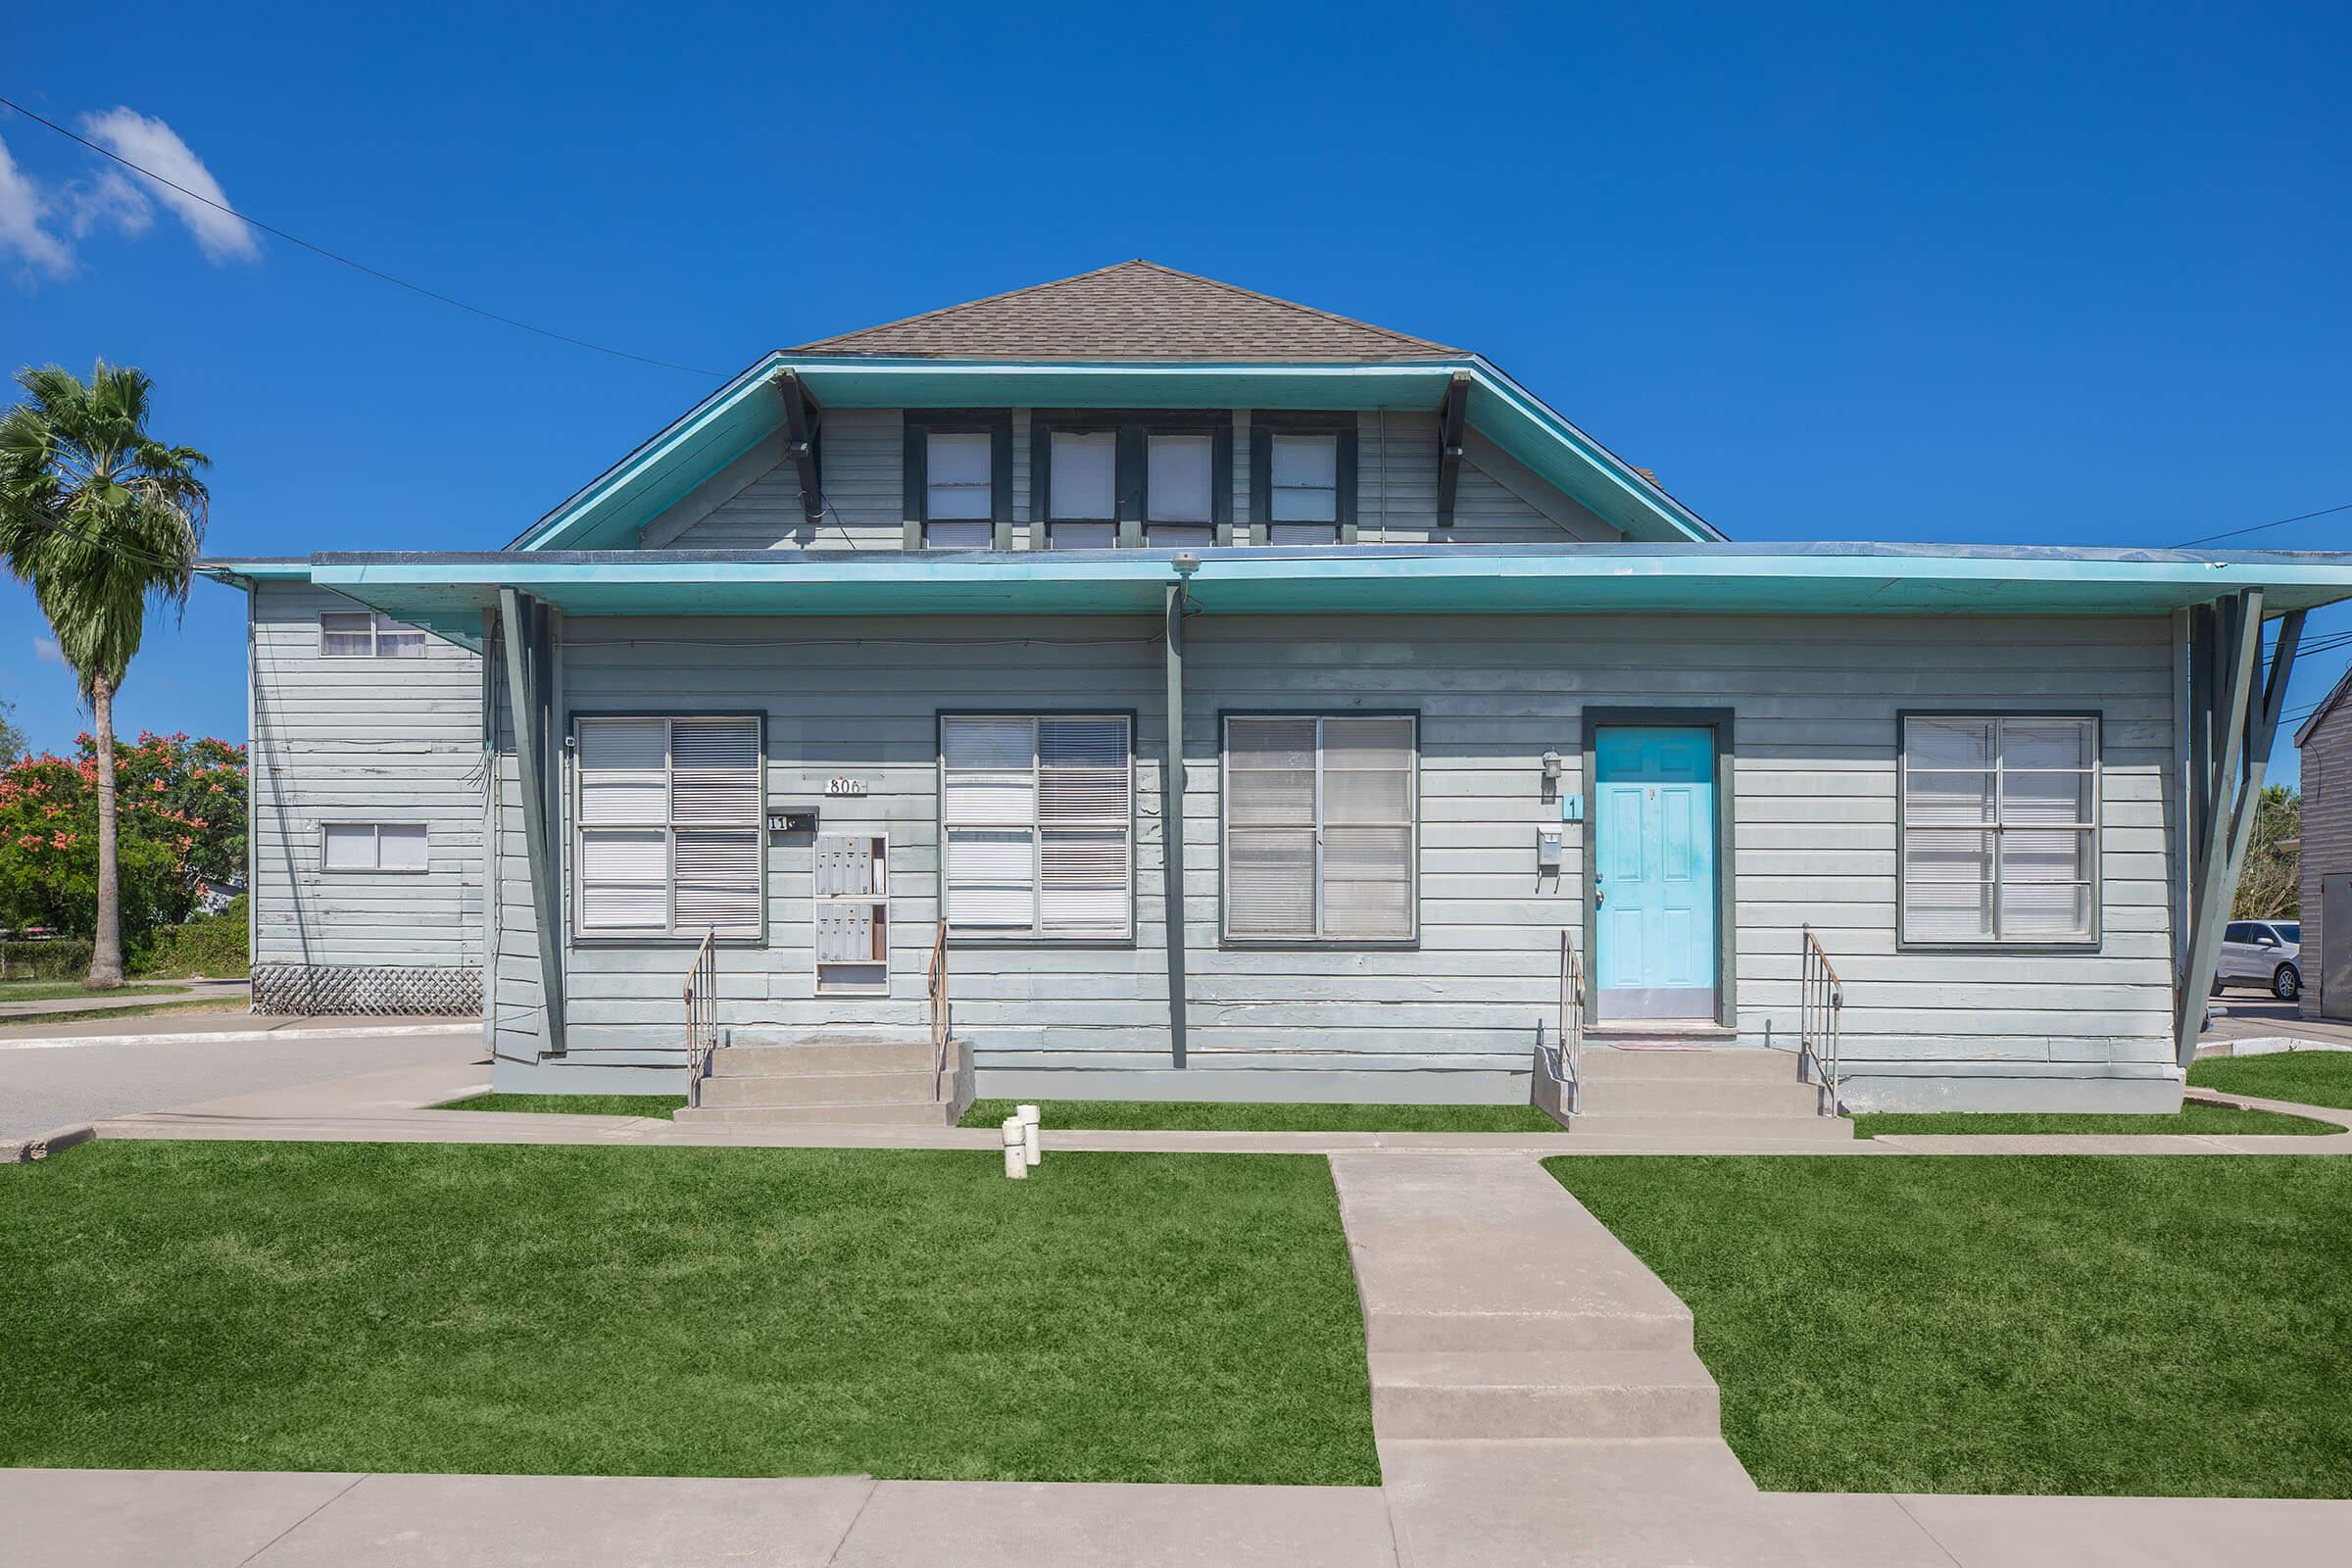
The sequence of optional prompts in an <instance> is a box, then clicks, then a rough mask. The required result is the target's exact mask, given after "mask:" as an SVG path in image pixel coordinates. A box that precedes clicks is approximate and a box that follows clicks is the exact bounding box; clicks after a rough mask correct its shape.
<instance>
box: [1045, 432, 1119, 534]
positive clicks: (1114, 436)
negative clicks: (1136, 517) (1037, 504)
mask: <svg viewBox="0 0 2352 1568" xmlns="http://www.w3.org/2000/svg"><path fill="white" fill-rule="evenodd" d="M1052 441H1053V456H1052V461H1051V462H1050V463H1049V464H1048V466H1047V469H1046V474H1047V478H1046V487H1047V494H1046V526H1047V528H1048V529H1049V530H1050V531H1051V535H1052V543H1053V545H1054V548H1055V549H1057V550H1107V549H1109V548H1110V547H1111V546H1112V545H1113V544H1115V543H1116V542H1117V536H1118V526H1119V522H1118V518H1119V493H1118V475H1119V433H1118V431H1116V430H1055V431H1054V432H1052Z"/></svg>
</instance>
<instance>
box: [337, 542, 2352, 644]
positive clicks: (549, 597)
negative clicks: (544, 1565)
mask: <svg viewBox="0 0 2352 1568" xmlns="http://www.w3.org/2000/svg"><path fill="white" fill-rule="evenodd" d="M1198 558H1199V561H1200V565H1199V567H1198V569H1197V570H1195V571H1194V572H1193V573H1192V575H1191V577H1190V579H1189V587H1188V593H1189V595H1190V597H1191V598H1192V600H1193V601H1194V602H1195V603H1196V604H1197V605H1199V606H1200V607H1201V609H1202V610H1204V611H1206V612H1208V613H1227V614H1253V613H1285V614H1298V613H1379V614H1415V613H1577V612H1585V613H1647V614H1690V613H1730V614H2159V613H2168V612H2170V611H2174V610H2178V609H2181V608H2184V607H2186V606H2190V605H2197V604H2205V603H2209V602H2211V601H2212V600H2214V599H2217V598H2219V597H2221V596H2223V595H2225V594H2229V593H2233V592H2236V591H2238V590H2240V589H2245V588H2255V587H2259V588H2262V589H2263V590H2264V591H2265V595H2266V598H2265V608H2266V611H2267V612H2268V613H2273V614H2276V613H2283V612H2285V611H2289V610H2298V609H2309V608H2313V607H2316V606H2319V605H2325V604H2332V603H2335V602H2338V601H2340V600H2345V599H2352V555H2340V554H2337V555H2318V554H2300V553H2285V552H2257V551H2247V552H2230V553H2227V554H2222V555H2191V554H2188V553H2186V552H2180V551H2123V550H2056V549H2008V548H1992V547H1969V546H1902V545H1868V544H1851V545H1777V546H1776V545H1526V546H1521V545H1494V546H1486V545H1454V546H1446V545H1437V546H1365V547H1361V548H1355V549H1331V548H1325V549H1321V550H1315V549H1268V548H1256V549H1236V550H1204V551H1201V552H1198ZM1178 576H1179V573H1178V572H1177V571H1176V568H1175V558H1174V556H1173V554H1172V553H1170V552H1167V551H1148V550H1104V551H1068V552H1061V551H1054V552H1046V553H1040V554H1034V555H1032V554H1029V553H1026V552H1010V553H1003V554H1000V553H995V552H987V551H975V552H969V553H956V554H949V553H936V554H933V553H919V552H918V553H912V554H901V553H896V552H891V553H872V554H852V553H840V554H824V553H817V552H807V553H792V554H785V553H782V552H777V551H604V552H557V551H536V552H533V551H515V552H499V553H469V554H460V555H412V554H364V555H321V556H318V557H315V558H313V564H312V566H311V578H312V580H313V581H315V582H317V583H319V584H320V585H321V586H325V587H330V588H333V589H335V590H337V591H338V592H340V593H343V594H345V595H347V596H349V597H350V598H353V599H356V600H358V601H360V602H361V603H363V604H368V605H372V606H374V607H375V608H377V609H379V610H382V611H383V612H385V613H387V614H392V615H397V616H399V617H400V618H402V619H404V620H411V621H418V622H422V623H425V624H429V625H433V626H435V627H436V629H438V628H439V627H441V626H444V625H446V626H451V627H468V626H469V627H472V628H475V629H476V631H477V633H478V627H479V624H480V614H481V612H482V611H483V610H485V609H487V608H489V607H490V606H491V605H493V604H494V603H495V602H496V600H497V593H498V589H499V588H500V587H502V586H507V587H515V588H519V589H523V590H525V591H527V592H529V593H531V594H534V595H536V596H538V597H539V598H541V599H543V600H545V601H546V602H547V603H549V604H552V605H555V606H557V607H558V608H560V609H562V610H563V611H564V612H565V613H569V614H575V615H869V614H1027V615H1058V614H1104V613H1108V614H1128V613H1135V614H1142V613H1157V611H1158V610H1159V608H1160V606H1161V598H1162V595H1163V593H1164V591H1165V588H1166V585H1167V584H1168V583H1169V582H1171V581H1174V580H1177V578H1178Z"/></svg>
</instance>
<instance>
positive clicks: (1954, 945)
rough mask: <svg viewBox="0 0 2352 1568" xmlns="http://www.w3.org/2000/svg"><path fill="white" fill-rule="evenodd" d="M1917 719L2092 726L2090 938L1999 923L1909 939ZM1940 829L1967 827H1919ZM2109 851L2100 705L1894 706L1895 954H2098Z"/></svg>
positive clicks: (1996, 855)
mask: <svg viewBox="0 0 2352 1568" xmlns="http://www.w3.org/2000/svg"><path fill="white" fill-rule="evenodd" d="M1915 718H1922V719H1945V720H1951V719H1958V720H1988V719H1989V720H1999V719H2060V720H2073V721H2082V722H2087V723H2088V724H2089V725H2090V829H2089V832H2090V856H2089V874H2088V877H2087V881H2088V883H2089V893H2090V934H2089V935H2088V936H2066V937H2050V938H2046V939H2034V938H2030V937H2027V938H2021V937H2005V936H2002V935H2001V934H2000V933H1999V931H1998V929H1997V927H1996V929H1995V931H1994V933H1993V934H1992V935H1991V936H1989V937H1970V938H1937V939H1936V940H1934V941H1922V942H1915V941H1913V940H1911V939H1910V937H1909V936H1908V935H1906V932H1907V930H1908V928H1909V918H1908V916H1909V887H1908V878H1906V877H1905V876H1904V875H1903V845H1904V842H1905V840H1906V838H1907V836H1908V834H1909V832H1910V821H1909V812H1908V809H1907V808H1908V801H1909V796H1910V791H1909V790H1908V789H1907V788H1905V779H1906V777H1907V775H1908V773H1909V770H1910V768H1909V754H1908V751H1907V749H1906V747H1905V743H1904V738H1905V736H1906V734H1907V733H1908V730H1909V725H1910V722H1911V720H1913V719H1915ZM1994 772H1995V776H1996V777H1997V776H1998V773H1999V760H1998V758H1997V757H1996V758H1995V760H1994ZM1994 816H1995V818H1996V820H1995V822H1994V823H1993V824H1991V825H1989V826H1987V827H1986V828H1985V829H1984V831H1986V832H1991V833H1993V834H1994V835H1995V838H1996V842H1995V845H1994V849H1993V883H1992V887H1993V907H1994V909H1995V911H1996V919H1997V911H1998V909H1999V907H2000V849H1999V845H1998V842H1997V838H1998V834H1999V833H2000V832H2002V831H2004V830H2005V829H2003V827H2002V826H2001V825H2000V824H1999V822H1998V821H1997V818H1998V816H1999V812H1998V809H1997V808H1996V809H1995V812H1994ZM1938 827H1940V828H1943V829H1944V830H1946V831H1955V832H1957V831H1965V829H1963V828H1961V827H1960V826H1959V825H1958V824H1936V825H1935V826H1931V827H1927V828H1923V829H1922V830H1921V831H1923V832H1934V831H1936V829H1937V828H1938ZM2074 831H2080V830H2079V829H2078V830H2074ZM2106 855H2107V722H2106V712H2105V711H2104V710H2101V709H2095V708H2092V709H2082V708H2065V709H2058V708H1998V707H1971V708H1904V709H1897V710H1896V711H1895V715H1894V951H1895V952H1897V953H1948V954H1960V953H1996V954H1997V953H2021V954H2054V955H2061V956H2064V955H2070V954H2095V953H2098V952H2099V951H2100V950H2101V949H2102V947H2103V946H2104V945H2105V941H2106V917H2107V874H2106Z"/></svg>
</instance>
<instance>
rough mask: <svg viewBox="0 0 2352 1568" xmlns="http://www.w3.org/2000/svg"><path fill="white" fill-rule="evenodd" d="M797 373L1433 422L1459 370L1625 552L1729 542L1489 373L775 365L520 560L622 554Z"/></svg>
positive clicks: (877, 392) (1018, 396)
mask: <svg viewBox="0 0 2352 1568" xmlns="http://www.w3.org/2000/svg"><path fill="white" fill-rule="evenodd" d="M786 369H790V370H793V371H796V372H797V373H798V374H799V375H800V377H801V380H802V383H803V384H804V385H805V386H807V387H808V389H809V394H810V395H811V396H812V397H814V398H815V399H816V401H817V403H818V405H819V406H820V407H822V408H837V409H858V408H869V409H870V408H1157V409H1229V408H1260V409H1379V408H1390V409H1422V410H1430V411H1435V410H1436V409H1437V408H1438V406H1439V404H1440V403H1441V401H1442V400H1443V399H1444V396H1445V392H1446V383H1447V381H1448V380H1449V379H1450V378H1451V377H1452V375H1453V374H1454V373H1455V372H1456V371H1464V372H1467V373H1468V374H1469V376H1470V383H1471V384H1470V403H1469V410H1468V415H1469V421H1470V423H1471V425H1472V427H1474V428H1476V429H1478V430H1479V431H1481V432H1483V433H1484V434H1485V435H1486V436H1487V437H1488V438H1489V439H1490V440H1492V441H1494V442H1495V445H1496V446H1499V447H1501V448H1502V449H1503V450H1504V451H1505V452H1508V453H1509V454H1510V455H1511V456H1512V457H1514V458H1516V459H1518V460H1519V461H1520V462H1521V463H1524V464H1526V465H1527V466H1528V467H1529V468H1531V469H1533V470H1534V471H1535V472H1536V473H1537V474H1539V475H1541V476H1542V477H1543V478H1544V479H1546V480H1548V481H1549V482H1550V483H1552V484H1553V485H1556V486H1557V487H1558V488H1559V489H1560V490H1561V491H1562V492H1563V493H1565V494H1567V495H1569V496H1572V497H1574V498H1575V499H1576V500H1577V501H1578V502H1579V503H1581V504H1582V505H1584V506H1585V507H1587V508H1589V509H1590V510H1591V511H1593V513H1594V514H1595V515H1598V516H1599V517H1601V518H1602V519H1603V520H1604V521H1606V522H1608V523H1610V524H1611V525H1612V526H1614V527H1616V528H1619V529H1620V530H1622V531H1623V532H1625V533H1626V535H1627V536H1628V537H1629V538H1633V539H1639V540H1654V541H1705V540H1720V539H1721V538H1722V537H1723V535H1722V534H1721V533H1719V532H1718V531H1717V530H1716V529H1715V528H1714V527H1713V526H1711V525H1710V524H1709V523H1707V521H1706V520H1705V519H1704V518H1702V517H1700V516H1699V515H1697V514H1695V513H1693V512H1691V510H1690V509H1689V508H1688V507H1685V506H1684V505H1683V504H1682V503H1681V502H1679V501H1676V500H1675V499H1674V498H1673V497H1672V496H1669V495H1668V494H1666V492H1665V491H1663V490H1661V489H1659V488H1658V487H1657V486H1656V485H1654V484H1652V483H1651V482H1649V481H1648V480H1647V479H1644V478H1643V477H1642V475H1641V474H1640V473H1639V472H1638V471H1636V470H1635V468H1634V466H1632V465H1631V464H1629V463H1627V462H1625V461H1624V460H1623V459H1621V458H1619V457H1618V456H1617V455H1616V454H1614V453H1612V452H1610V451H1609V450H1608V448H1606V447H1604V446H1602V445H1601V444H1600V443H1599V442H1598V441H1595V440H1593V437H1591V436H1590V435H1587V434H1586V433H1585V432H1584V431H1583V430H1581V429H1579V428H1577V427H1576V426H1575V425H1574V424H1571V423H1570V422H1569V421H1568V420H1567V419H1565V418H1563V417H1560V415H1559V414H1558V413H1557V412H1556V411H1555V410H1553V409H1552V408H1551V407H1550V406H1549V405H1547V404H1545V403H1544V401H1543V400H1542V399H1540V398H1538V397H1536V396H1535V394H1533V393H1531V392H1529V391H1528V390H1527V389H1526V388H1525V387H1523V386H1521V385H1519V383H1518V382H1516V381H1514V380H1512V379H1511V378H1510V377H1509V376H1507V375H1505V374H1503V372H1502V371H1500V370H1499V369H1496V368H1495V367H1494V366H1493V365H1490V364H1489V363H1488V362H1486V361H1485V360H1482V359H1479V358H1477V357H1476V356H1469V355H1449V356H1444V357H1437V358H1432V359H1429V360H1424V361H1407V362H1388V363H1383V364H1378V365H1261V364H1248V365H1201V364H1186V363H1167V362H1159V361H1153V362H1149V363H1135V364H1115V365H1114V364H1097V365H1079V364H1046V363H1024V362H1010V361H998V360H988V361H954V360H931V359H922V360H912V359H909V360H895V359H862V358H854V357H833V358H827V357H821V356H805V355H804V356H793V355H787V354H771V355H768V356H767V357H766V358H765V359H762V360H761V361H760V363H759V364H757V365H754V366H753V367H752V368H749V369H747V370H745V371H744V372H743V373H741V374H740V375H738V376H736V377H735V378H734V379H733V380H731V381H729V382H728V383H727V384H726V385H725V386H723V387H721V388H719V389H718V390H717V391H716V392H713V393H712V394H711V396H710V397H708V398H706V399H704V400H703V401H702V402H701V403H699V404H697V405H696V406H695V407H694V408H692V409H690V410H688V411H687V413H686V414H685V415H684V416H682V417H680V418H678V419H677V420H676V421H675V422H674V423H672V424H670V425H669V426H668V427H667V428H666V429H663V430H662V431H661V432H660V433H659V434H657V435H655V436H654V437H653V438H652V439H651V440H649V441H647V442H645V443H644V444H643V445H642V446H640V447H638V448H637V450H636V451H634V452H632V453H630V454H629V455H628V456H627V457H626V458H624V459H622V460H621V461H620V462H619V463H617V464H615V465H614V466H613V467H611V468H609V469H607V470H606V471H605V472H604V473H603V474H601V475H599V476H598V477H597V478H596V480H595V481H594V482H593V483H591V484H590V485H588V487H587V488H586V489H583V490H581V491H580V492H579V493H578V494H577V495H574V496H573V497H572V498H571V499H570V500H568V501H566V502H564V505H562V506H561V507H558V508H557V509H556V510H555V511H553V512H551V513H549V514H548V515H546V516H544V517H542V518H541V519H539V521H538V522H537V523H535V524H533V525H532V526H531V527H529V528H527V529H525V530H524V531H523V532H522V534H520V535H519V536H518V537H517V538H516V539H515V541H514V544H513V545H512V546H511V548H513V549H516V550H581V549H604V550H609V549H625V548H627V547H629V546H632V545H634V544H635V543H636V542H637V536H638V534H639V532H640V531H641V530H642V529H643V528H644V527H645V526H646V525H647V524H648V523H650V522H652V521H654V520H655V519H656V518H658V517H659V516H661V515H662V513H664V512H666V511H668V510H669V509H670V508H671V507H673V506H675V505H677V504H678V503H679V502H680V501H682V500H684V499H685V498H686V497H687V496H689V495H691V494H693V493H694V491H695V489H696V488H697V487H698V486H700V485H702V484H703V483H705V482H706V481H707V480H709V479H711V477H713V476H714V475H716V474H717V473H719V472H720V471H721V470H723V469H724V468H725V467H726V466H728V465H729V464H731V463H733V462H734V461H735V460H736V459H738V458H740V457H742V456H743V455H744V454H745V453H747V452H749V451H750V450H751V449H752V448H753V447H755V446H757V445H758V444H759V443H760V441H761V440H763V439H765V438H766V437H767V436H769V435H771V434H773V433H774V432H775V430H776V429H777V428H778V427H780V426H781V425H782V423H783V417H784V414H783V406H782V403H781V401H780V400H779V399H778V398H777V397H776V396H775V394H774V393H773V391H772V390H771V389H770V386H769V383H770V382H772V381H773V380H774V379H775V377H776V375H777V374H778V372H780V371H783V370H786Z"/></svg>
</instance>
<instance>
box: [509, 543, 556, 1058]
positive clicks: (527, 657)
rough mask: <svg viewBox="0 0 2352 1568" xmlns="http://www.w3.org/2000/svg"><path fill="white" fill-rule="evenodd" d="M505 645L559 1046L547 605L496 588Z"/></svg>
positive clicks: (526, 849)
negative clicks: (549, 744) (551, 821)
mask: <svg viewBox="0 0 2352 1568" xmlns="http://www.w3.org/2000/svg"><path fill="white" fill-rule="evenodd" d="M498 616H499V630H500V634H501V640H502V641H503V642H504V643H505V644H506V652H507V711H508V714H509V718H510V720H511V722H512V723H513V724H514V727H515V785H516V791H517V793H518V794H519V795H520V797H521V801H522V844H523V857H524V858H525V859H526V860H528V861H529V862H530V871H531V915H532V924H533V925H534V926H536V927H537V931H536V933H535V935H536V937H537V939H538V948H539V991H540V1000H541V1002H542V1003H543V1005H545V1008H546V1011H545V1013H544V1017H545V1019H546V1032H545V1034H544V1036H543V1038H544V1039H545V1040H546V1041H547V1049H548V1050H549V1051H551V1052H560V1051H562V1050H563V1049H564V933H563V931H562V930H561V929H559V926H560V922H561V916H560V915H559V913H558V909H559V907H560V905H559V902H558V900H557V897H556V873H555V834H554V831H553V829H552V827H551V826H550V823H549V813H548V782H549V779H550V777H551V772H550V767H549V758H548V755H547V745H548V737H549V732H550V730H551V729H552V728H553V727H554V726H553V725H552V723H551V722H550V715H549V713H548V711H547V707H546V699H547V694H546V691H545V687H546V683H547V676H548V669H547V665H548V653H547V648H546V641H547V637H546V632H547V618H546V616H547V612H546V610H545V608H544V607H543V606H541V605H540V604H539V602H538V601H537V600H535V599H532V598H530V597H529V596H528V595H526V594H521V593H517V592H516V591H515V590H514V589H512V588H501V589H500V590H499V591H498Z"/></svg>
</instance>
